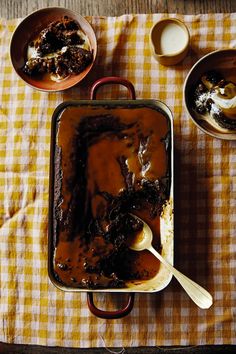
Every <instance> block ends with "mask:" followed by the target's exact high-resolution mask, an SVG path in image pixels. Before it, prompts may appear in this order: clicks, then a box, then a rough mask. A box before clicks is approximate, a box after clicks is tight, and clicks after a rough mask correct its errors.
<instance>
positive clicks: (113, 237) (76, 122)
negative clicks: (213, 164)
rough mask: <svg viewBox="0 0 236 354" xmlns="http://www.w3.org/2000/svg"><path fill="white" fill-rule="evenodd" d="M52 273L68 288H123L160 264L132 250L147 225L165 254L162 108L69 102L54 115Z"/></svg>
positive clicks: (166, 173) (166, 169)
mask: <svg viewBox="0 0 236 354" xmlns="http://www.w3.org/2000/svg"><path fill="white" fill-rule="evenodd" d="M55 140H56V141H55V150H54V172H53V173H54V176H53V179H54V186H53V189H54V200H53V235H54V236H53V238H54V258H53V271H54V275H55V278H56V279H57V281H58V282H59V283H60V284H62V285H65V286H67V287H72V288H85V289H99V288H104V289H105V288H125V287H126V284H127V282H130V281H133V282H139V281H143V280H148V279H151V278H153V277H154V276H156V275H157V273H158V270H159V261H158V260H157V259H156V258H155V257H154V256H153V255H152V254H151V253H150V252H148V251H141V252H135V251H132V250H130V249H129V246H128V243H129V240H130V237H132V236H134V235H136V234H137V233H138V232H140V231H141V230H142V227H143V225H142V222H139V221H138V220H137V219H136V218H134V217H132V214H135V215H137V216H139V217H140V218H141V219H143V220H144V221H145V222H146V223H148V225H149V226H150V227H151V229H152V231H153V246H154V248H156V249H157V250H158V251H161V241H160V216H161V214H162V211H163V208H164V206H165V204H166V202H167V201H168V199H169V194H170V179H171V176H170V161H169V159H170V158H169V154H168V151H169V149H170V144H171V141H170V126H169V120H168V117H167V116H166V115H165V113H164V112H163V111H162V110H159V109H158V108H157V107H155V108H154V107H153V108H151V107H145V106H143V105H141V104H140V105H138V104H136V106H130V107H127V106H125V107H122V106H118V105H114V106H105V105H104V106H102V105H83V104H81V105H74V106H73V105H69V106H67V107H65V108H64V110H62V112H61V113H60V115H59V116H58V117H57V122H56V138H55Z"/></svg>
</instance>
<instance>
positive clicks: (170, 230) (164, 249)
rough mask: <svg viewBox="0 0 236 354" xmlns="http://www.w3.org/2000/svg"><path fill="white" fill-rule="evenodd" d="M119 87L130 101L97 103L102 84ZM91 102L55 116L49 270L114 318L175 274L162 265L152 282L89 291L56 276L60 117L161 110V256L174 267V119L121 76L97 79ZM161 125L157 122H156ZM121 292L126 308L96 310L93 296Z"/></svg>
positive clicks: (75, 103)
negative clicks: (81, 110)
mask: <svg viewBox="0 0 236 354" xmlns="http://www.w3.org/2000/svg"><path fill="white" fill-rule="evenodd" d="M108 84H116V85H117V84H119V85H123V86H125V87H126V88H127V89H128V92H129V95H130V99H127V100H114V99H113V100H97V91H98V89H99V88H100V87H101V86H103V85H108ZM90 98H91V99H90V100H78V101H67V102H63V103H62V104H60V105H59V106H58V107H57V108H56V109H55V112H54V114H53V117H52V129H51V161H50V195H49V239H48V245H49V247H48V270H49V277H50V279H51V281H52V283H53V284H54V285H55V286H56V287H57V288H59V289H61V290H62V291H72V292H86V293H87V303H88V307H89V309H90V311H91V312H92V313H93V314H94V315H95V316H97V317H100V318H106V319H114V318H121V317H123V316H126V315H127V314H128V313H129V312H130V311H131V310H132V308H133V306H134V295H135V293H152V292H158V291H160V290H162V289H164V288H165V287H166V286H167V285H168V283H169V282H170V280H171V278H172V274H171V273H170V272H169V271H168V270H167V269H166V268H165V266H163V265H162V264H160V265H159V267H158V271H157V273H156V274H155V276H153V277H152V278H151V279H143V280H142V279H139V280H138V281H135V279H134V280H132V281H126V283H125V286H124V287H121V288H113V287H112V288H109V287H108V288H103V289H87V288H84V287H74V286H70V285H69V286H68V285H66V284H64V283H63V282H62V281H61V280H60V279H58V276H57V275H56V274H55V251H56V250H57V247H58V234H57V227H56V226H55V225H56V222H57V221H56V219H57V217H58V216H57V215H56V213H55V194H57V193H58V185H57V182H56V175H57V174H58V171H57V163H58V162H57V161H56V150H57V148H58V141H57V134H58V127H59V123H60V119H61V116H62V114H63V112H65V110H67V109H69V108H71V107H92V109H95V110H96V109H100V108H101V107H102V109H108V110H109V112H110V109H113V108H114V109H116V108H117V107H119V109H125V110H130V111H131V110H132V109H134V108H135V109H137V110H138V109H139V108H141V107H146V108H148V110H151V111H152V110H153V111H158V112H161V113H162V114H164V116H165V117H166V120H167V124H168V148H167V150H166V152H167V154H168V169H169V170H168V178H169V193H168V197H167V199H166V203H165V205H164V207H163V210H162V212H161V215H160V230H159V237H160V244H161V253H162V256H163V257H164V258H165V259H166V260H167V261H168V262H169V263H171V264H173V244H174V237H173V235H174V227H173V118H172V114H171V111H170V109H169V108H168V107H167V106H166V105H165V104H164V103H162V102H160V101H157V100H151V99H149V100H146V99H145V100H142V99H138V100H136V97H135V90H134V87H133V85H132V84H131V82H130V81H128V80H126V79H124V78H119V77H106V78H102V79H99V80H97V81H96V82H95V83H94V84H93V86H92V88H91V92H90ZM156 124H157V126H158V121H157V122H156ZM99 292H104V293H119V294H121V295H122V294H128V300H127V303H126V305H125V306H124V307H123V308H122V309H119V310H116V311H106V310H101V309H99V308H97V307H96V306H95V304H94V301H93V293H99Z"/></svg>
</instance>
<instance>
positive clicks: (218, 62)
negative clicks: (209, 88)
mask: <svg viewBox="0 0 236 354" xmlns="http://www.w3.org/2000/svg"><path fill="white" fill-rule="evenodd" d="M211 70H214V71H218V72H219V73H221V74H222V76H223V77H224V78H225V79H226V80H229V81H232V82H234V83H236V49H233V48H231V49H221V50H217V51H214V52H211V53H208V54H206V55H205V56H204V57H202V58H201V59H199V60H198V61H197V62H196V63H195V64H194V65H193V67H192V68H191V70H190V71H189V73H188V75H187V77H186V80H185V83H184V87H183V98H184V104H185V107H186V109H187V112H188V114H189V115H190V117H191V119H192V120H193V122H194V123H195V124H196V126H197V127H198V128H200V129H201V130H202V131H203V132H204V133H206V134H208V135H211V136H212V137H215V138H219V139H224V140H236V130H232V129H231V130H229V129H222V128H221V127H220V126H218V125H217V124H216V123H215V124H214V122H212V121H210V120H206V119H204V117H203V116H202V117H201V116H200V114H198V113H197V112H196V111H195V110H194V108H193V104H192V101H193V90H194V87H195V86H196V83H197V82H198V81H199V79H200V78H201V76H202V75H203V74H204V73H206V72H207V71H211ZM235 119H236V117H235Z"/></svg>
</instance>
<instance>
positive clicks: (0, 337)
mask: <svg viewBox="0 0 236 354" xmlns="http://www.w3.org/2000/svg"><path fill="white" fill-rule="evenodd" d="M166 16H167V15H166V14H152V15H151V14H149V15H124V16H121V17H107V18H106V17H89V18H88V21H89V22H90V23H91V24H92V26H93V28H94V30H95V32H96V36H97V40H98V57H97V61H96V65H95V66H94V68H93V70H92V72H91V73H90V74H89V76H88V77H87V78H86V79H85V80H84V81H83V82H82V84H81V85H79V86H77V87H75V88H73V89H70V90H67V91H66V92H64V93H49V94H48V93H43V92H38V91H35V90H33V89H32V88H30V87H28V86H26V85H25V84H24V82H22V81H21V80H20V79H19V78H18V77H17V75H16V74H15V72H14V71H13V68H12V66H11V63H10V59H9V43H10V38H11V34H12V32H13V30H14V28H15V27H16V25H17V24H18V23H19V21H20V20H12V21H7V20H4V19H2V20H1V22H0V23H1V26H0V58H1V62H0V65H1V70H0V281H1V284H0V341H4V342H11V343H28V344H40V345H56V346H66V347H68V346H73V347H101V346H103V345H106V346H107V347H111V346H118V347H122V346H124V347H125V346H153V345H154V346H155V345H167V346H170V345H200V344H222V343H224V344H236V327H235V323H236V320H235V314H236V309H235V305H236V286H235V268H236V260H235V254H236V213H235V208H236V142H233V141H221V140H217V139H214V138H211V137H210V136H207V135H205V134H204V133H202V132H201V131H200V130H199V129H197V128H196V127H195V126H194V125H193V123H192V122H191V120H190V117H189V116H188V114H187V112H186V111H185V109H184V108H183V103H182V88H183V82H184V79H185V77H186V74H187V72H188V71H189V69H190V68H191V66H192V65H193V64H194V63H195V62H196V60H197V59H198V58H199V57H201V56H203V55H204V54H206V53H208V52H210V51H212V50H215V49H219V48H227V47H236V13H231V14H208V15H197V16H193V15H185V16H183V15H182V16H181V15H174V14H172V15H169V16H170V17H177V18H179V19H181V20H183V21H184V22H185V23H186V25H187V26H188V28H189V31H190V34H191V51H190V52H189V54H188V56H187V57H186V59H185V60H184V62H183V63H181V64H179V65H177V66H175V67H164V66H161V65H159V64H158V63H157V62H155V60H154V59H153V58H152V57H151V52H150V48H149V42H148V36H149V31H150V29H151V27H152V25H153V23H154V21H157V20H159V19H161V18H163V17H166ZM109 75H115V76H122V77H125V78H127V79H129V80H130V81H131V82H132V83H133V84H134V86H135V89H136V95H137V98H152V99H160V100H161V101H163V102H165V103H166V104H167V105H168V106H169V107H170V109H171V110H172V112H173V115H174V133H175V265H176V267H177V268H179V269H180V270H181V271H182V272H184V273H185V274H186V275H188V276H190V277H192V278H193V279H194V280H196V281H197V282H199V283H200V284H201V285H203V286H205V287H206V288H207V289H208V290H209V291H210V292H211V293H212V294H213V297H214V304H213V306H212V307H211V308H210V309H209V310H201V309H199V308H197V306H196V305H195V304H193V303H192V302H191V300H190V299H189V298H188V296H187V295H186V294H185V292H184V291H183V290H182V289H181V287H180V286H179V284H178V283H177V282H176V281H175V280H174V279H173V280H172V282H171V284H170V285H169V286H168V287H167V288H166V289H165V290H163V291H161V292H159V293H155V294H143V295H141V294H139V295H138V294H137V295H136V298H135V305H134V309H133V311H132V312H131V314H130V315H128V316H127V317H125V318H123V319H120V320H115V321H108V320H101V319H98V318H96V317H94V316H93V315H91V314H90V312H89V310H88V308H87V305H86V296H85V295H84V294H82V295H81V294H80V293H69V292H67V293H64V292H62V291H60V290H58V289H56V288H55V287H54V286H53V285H52V284H51V283H50V281H49V278H48V274H47V214H48V190H49V177H48V176H49V150H50V126H51V116H52V113H53V111H54V109H55V107H56V106H57V105H58V104H59V103H60V102H62V101H64V100H67V99H71V98H73V99H74V98H77V99H81V98H88V92H89V87H90V85H91V83H92V82H93V81H94V80H95V79H97V78H99V77H102V76H109ZM100 95H102V96H103V97H104V98H110V97H114V96H119V97H121V98H122V97H123V96H125V95H126V92H125V91H124V90H121V89H120V88H119V89H118V88H117V87H112V88H111V87H109V88H105V89H104V90H101V92H100ZM116 98H117V97H116ZM121 300H122V297H121V296H119V295H104V294H100V295H97V296H96V302H97V304H98V306H101V307H106V308H107V309H108V308H114V307H116V306H119V305H121ZM104 343H105V344H104Z"/></svg>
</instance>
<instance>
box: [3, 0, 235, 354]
mask: <svg viewBox="0 0 236 354" xmlns="http://www.w3.org/2000/svg"><path fill="white" fill-rule="evenodd" d="M48 6H64V7H66V8H70V9H72V10H75V11H76V12H78V13H80V14H81V15H82V16H92V15H97V16H120V15H122V14H127V13H158V12H161V13H182V14H199V13H211V12H213V13H216V12H218V13H219V12H223V13H226V12H236V0H199V1H197V0H179V1H178V0H96V1H95V0H77V1H76V0H57V1H56V0H51V1H50V0H37V1H36V0H35V1H33V0H0V17H2V18H7V19H11V18H17V17H24V16H26V15H28V14H29V13H31V12H33V11H35V10H37V9H40V8H42V7H48ZM0 330H1V329H0ZM111 349H113V350H115V351H117V352H118V351H119V348H111ZM173 351H174V353H175V354H184V353H186V354H189V353H192V354H193V353H194V354H200V353H201V354H210V353H214V354H215V353H216V354H217V353H224V354H231V353H236V346H234V345H233V346H229V345H218V346H197V347H196V346H194V347H178V348H173V347H171V348H170V347H168V348H164V347H161V348H159V347H148V348H144V347H142V348H126V349H125V352H124V354H144V353H145V354H151V353H152V354H154V353H155V354H164V353H165V354H172V353H173ZM1 353H4V354H10V353H18V354H43V353H45V354H69V353H70V354H73V353H74V354H75V353H77V354H82V353H83V354H105V353H108V350H107V349H105V348H100V349H99V348H92V349H72V348H55V347H41V346H35V345H34V346H32V345H23V344H22V345H10V344H5V343H0V354H1Z"/></svg>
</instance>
